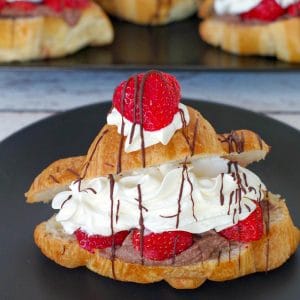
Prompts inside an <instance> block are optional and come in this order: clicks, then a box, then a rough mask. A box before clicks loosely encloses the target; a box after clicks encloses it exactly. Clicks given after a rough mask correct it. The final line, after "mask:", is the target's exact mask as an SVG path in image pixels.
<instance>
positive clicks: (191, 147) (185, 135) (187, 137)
mask: <svg viewBox="0 0 300 300" xmlns="http://www.w3.org/2000/svg"><path fill="white" fill-rule="evenodd" d="M179 113H180V118H181V122H182V130H181V132H182V135H183V137H184V139H185V141H186V143H187V145H188V147H189V149H190V152H191V155H193V152H194V150H193V146H192V144H193V143H194V141H193V143H192V144H191V143H190V140H189V135H188V133H187V122H186V119H185V116H184V112H183V110H182V109H179Z"/></svg>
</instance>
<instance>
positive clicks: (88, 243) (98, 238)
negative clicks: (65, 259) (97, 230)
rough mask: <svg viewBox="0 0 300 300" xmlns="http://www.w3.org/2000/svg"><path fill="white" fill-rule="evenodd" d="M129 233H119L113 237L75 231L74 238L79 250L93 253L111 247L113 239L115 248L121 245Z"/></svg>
mask: <svg viewBox="0 0 300 300" xmlns="http://www.w3.org/2000/svg"><path fill="white" fill-rule="evenodd" d="M128 233H129V231H127V230H124V231H120V232H118V233H116V234H114V235H113V236H111V235H110V236H103V235H99V234H96V235H88V234H87V233H86V232H84V231H82V230H80V229H77V230H76V231H75V236H76V238H77V241H78V243H79V245H80V247H81V248H83V249H85V250H88V251H89V252H92V253H93V252H94V250H95V249H105V248H108V247H111V246H112V245H113V239H114V244H115V246H118V245H122V243H123V241H124V240H125V238H126V237H127V235H128Z"/></svg>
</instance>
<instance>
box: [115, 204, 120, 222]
mask: <svg viewBox="0 0 300 300" xmlns="http://www.w3.org/2000/svg"><path fill="white" fill-rule="evenodd" d="M119 210H120V200H118V204H117V212H116V223H118V220H119Z"/></svg>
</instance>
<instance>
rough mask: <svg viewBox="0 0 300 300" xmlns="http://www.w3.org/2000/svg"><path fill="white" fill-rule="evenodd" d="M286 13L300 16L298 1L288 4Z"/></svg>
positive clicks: (299, 3)
mask: <svg viewBox="0 0 300 300" xmlns="http://www.w3.org/2000/svg"><path fill="white" fill-rule="evenodd" d="M287 13H288V15H290V16H292V17H298V16H300V2H297V3H295V4H292V5H290V6H289V7H288V8H287Z"/></svg>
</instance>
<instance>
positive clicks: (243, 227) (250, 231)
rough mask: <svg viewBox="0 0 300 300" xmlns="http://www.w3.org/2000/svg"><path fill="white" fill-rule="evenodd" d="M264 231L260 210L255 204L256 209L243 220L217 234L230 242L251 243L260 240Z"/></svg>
mask: <svg viewBox="0 0 300 300" xmlns="http://www.w3.org/2000/svg"><path fill="white" fill-rule="evenodd" d="M263 231H264V226H263V214H262V209H261V207H260V205H259V204H258V203H256V209H255V211H253V212H252V213H251V214H250V215H249V216H248V217H247V218H246V219H245V220H243V221H239V222H238V223H237V224H236V225H234V226H232V227H229V228H226V229H224V230H222V231H220V232H219V234H221V235H222V236H224V237H225V238H227V239H228V240H230V241H238V242H245V243H246V242H252V241H257V240H259V239H261V237H262V235H263Z"/></svg>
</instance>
